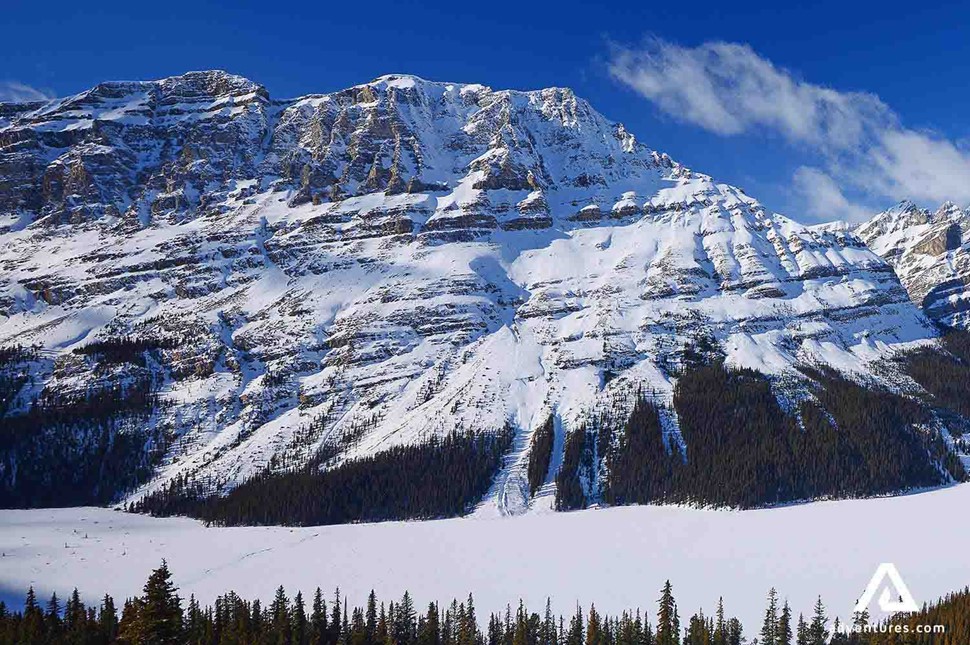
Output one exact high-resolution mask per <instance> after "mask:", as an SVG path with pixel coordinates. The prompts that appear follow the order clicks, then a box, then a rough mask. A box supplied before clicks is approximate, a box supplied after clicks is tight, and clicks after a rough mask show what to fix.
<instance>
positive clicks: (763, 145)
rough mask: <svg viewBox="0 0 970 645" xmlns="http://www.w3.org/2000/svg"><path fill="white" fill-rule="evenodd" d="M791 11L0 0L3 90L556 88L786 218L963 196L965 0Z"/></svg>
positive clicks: (766, 7) (968, 20) (966, 176)
mask: <svg viewBox="0 0 970 645" xmlns="http://www.w3.org/2000/svg"><path fill="white" fill-rule="evenodd" d="M796 4H798V3H765V2H763V3H752V2H743V1H741V2H738V1H734V2H730V3H725V2H716V3H715V2H705V1H695V2H692V3H656V2H645V1H643V0H640V1H637V2H614V3H611V4H610V5H609V6H596V5H593V4H584V3H578V2H558V3H540V2H516V3H497V2H485V1H482V0H478V1H471V2H450V3H435V2H421V3H417V2H384V1H383V0H370V1H368V2H346V1H344V2H331V3H327V2H318V3H313V4H301V3H293V2H288V3H284V2H277V3H274V2H266V1H263V2H258V3H257V2H245V1H243V2H236V3H210V2H204V1H195V2H180V1H174V2H165V3H131V2H125V3H113V2H99V3H96V4H93V5H92V4H86V3H77V2H71V3H67V2H63V3H62V2H57V1H55V0H49V1H48V2H44V3H37V2H21V1H20V0H13V1H11V0H7V1H6V2H5V3H4V8H3V14H2V15H3V16H4V23H5V24H6V26H7V29H5V30H4V38H3V39H2V40H0V95H2V94H6V96H7V97H8V98H9V97H10V96H29V95H30V93H31V88H33V89H34V90H37V91H39V92H42V93H45V94H48V95H58V96H60V95H66V94H70V93H74V92H78V91H81V90H83V89H86V88H87V87H90V86H91V85H94V84H96V83H98V82H99V81H102V80H115V79H151V78H158V77H163V76H168V75H173V74H178V73H181V72H184V71H188V70H194V69H209V68H221V69H227V70H229V71H232V72H234V73H238V74H242V75H244V76H247V77H249V78H251V79H252V80H254V81H257V82H259V83H261V84H263V85H265V86H266V87H267V88H268V89H269V91H270V93H271V94H272V95H274V96H277V97H286V96H296V95H300V94H306V93H311V92H326V91H330V90H335V89H339V88H342V87H346V86H349V85H353V84H356V83H360V82H364V81H366V80H370V79H371V78H374V77H376V76H379V75H381V74H385V73H390V72H407V73H413V74H417V75H419V76H423V77H425V78H429V79H435V80H449V81H460V82H480V83H484V84H487V85H490V86H492V87H494V88H519V89H529V88H537V87H546V86H551V85H560V86H569V87H572V88H573V89H575V90H576V92H577V93H578V94H580V95H581V96H583V97H585V98H587V99H588V100H589V101H590V102H591V103H592V104H593V106H594V107H596V108H597V109H598V110H599V111H600V112H602V113H604V114H605V115H606V116H608V117H609V118H611V119H614V120H617V121H622V122H623V123H625V124H626V125H627V127H628V128H629V129H630V130H631V131H632V132H633V133H634V134H636V135H637V136H638V138H639V139H640V140H641V141H644V142H645V143H647V144H648V145H650V146H652V147H654V148H656V149H659V150H662V151H665V152H667V153H669V154H670V155H671V156H673V157H674V158H676V159H678V160H679V161H682V162H683V163H685V164H687V165H688V166H691V167H693V168H695V169H697V170H699V171H702V172H706V173H709V174H712V175H714V176H715V177H716V178H718V179H721V180H724V181H728V182H730V183H734V184H737V185H740V186H741V187H743V188H744V189H745V190H746V191H747V192H749V193H750V194H752V195H754V196H756V197H758V198H759V199H761V200H762V201H763V202H765V203H766V205H768V206H769V207H770V208H773V209H775V210H779V211H782V212H785V213H786V214H789V215H791V216H793V217H795V218H797V219H802V220H806V221H811V220H819V219H833V218H837V217H847V218H855V219H859V218H861V217H863V216H864V215H865V214H866V213H867V212H869V211H870V210H874V209H879V208H883V207H886V206H888V205H890V204H892V203H893V202H894V201H896V200H898V199H900V198H903V197H910V198H913V199H914V200H915V201H917V202H919V203H922V204H924V205H927V206H935V205H937V204H938V202H939V201H942V200H943V199H953V200H954V201H957V202H963V203H967V202H970V153H968V152H967V142H968V140H970V120H968V119H966V118H965V117H964V115H965V114H966V113H967V110H966V105H967V101H968V98H970V84H968V83H967V68H968V65H967V64H968V62H970V38H968V35H970V34H968V31H970V27H967V25H970V6H968V5H966V3H962V6H961V3H952V4H948V3H910V4H909V5H908V6H907V7H906V10H905V11H902V10H894V9H893V8H892V7H891V6H889V5H887V4H886V3H884V2H883V3H878V4H877V3H852V2H845V1H844V0H842V1H840V2H816V3H804V4H805V5H806V6H802V7H800V6H795V5H796ZM808 4H812V5H813V6H810V7H809V6H807V5H808ZM705 88H706V90H708V91H705Z"/></svg>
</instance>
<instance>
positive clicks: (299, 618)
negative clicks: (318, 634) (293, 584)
mask: <svg viewBox="0 0 970 645" xmlns="http://www.w3.org/2000/svg"><path fill="white" fill-rule="evenodd" d="M307 622H308V621H307V616H306V605H305V604H304V603H303V594H302V593H301V592H299V591H297V592H296V597H295V598H293V624H292V634H293V644H294V645H307V643H308V642H309V633H308V630H307Z"/></svg>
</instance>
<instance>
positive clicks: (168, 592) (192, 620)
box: [0, 561, 970, 645]
mask: <svg viewBox="0 0 970 645" xmlns="http://www.w3.org/2000/svg"><path fill="white" fill-rule="evenodd" d="M654 606H655V609H653V610H651V611H650V612H643V613H641V611H640V610H639V609H637V610H628V611H623V612H621V613H620V614H618V615H613V616H611V615H608V614H601V613H600V612H599V611H598V610H597V609H596V606H595V604H594V605H591V606H590V607H589V608H588V610H584V609H583V608H582V607H580V606H579V605H578V604H577V606H576V609H575V611H574V612H573V613H572V614H570V615H569V616H563V615H561V614H560V615H556V614H554V613H553V611H552V604H551V600H547V601H546V604H545V609H544V611H543V612H542V613H538V612H533V611H530V610H529V609H528V608H527V607H526V606H525V604H524V603H523V602H522V601H521V600H520V601H519V603H518V605H517V607H516V608H515V609H513V608H512V606H507V607H506V609H505V611H504V612H499V613H492V614H490V615H489V617H488V619H487V620H485V621H483V625H484V627H482V625H480V624H479V620H478V615H477V613H476V609H475V601H474V598H473V596H472V595H471V594H469V595H468V597H467V599H466V600H464V601H462V602H459V601H457V600H452V601H451V603H450V604H448V605H441V604H439V603H437V602H431V603H429V604H428V605H427V608H426V609H422V608H419V607H418V606H417V605H416V603H415V601H414V599H413V597H412V596H411V594H410V593H409V592H405V593H404V595H403V596H402V597H401V598H400V599H399V600H397V601H391V602H388V603H385V602H383V601H379V600H378V598H377V595H376V594H375V593H374V592H373V591H371V592H370V594H369V596H368V597H367V601H366V603H365V604H364V605H363V606H356V607H353V608H350V606H349V603H348V600H347V598H345V597H343V596H341V594H340V590H339V589H337V590H336V591H335V592H334V594H333V596H332V597H331V599H330V600H327V599H326V598H324V595H323V593H322V592H321V590H320V588H319V587H318V588H317V589H316V591H315V592H314V594H313V596H312V598H310V599H305V598H304V597H303V594H302V593H301V592H297V593H296V594H295V595H294V596H293V597H292V598H290V597H289V596H288V595H287V593H286V591H285V589H284V588H283V587H279V588H277V590H276V592H275V594H274V596H273V600H272V601H271V602H270V603H269V604H267V605H265V606H264V605H263V604H261V603H260V601H259V600H258V599H256V600H246V599H244V598H242V597H240V596H239V595H238V594H236V593H235V592H232V591H229V592H227V593H225V594H223V595H221V596H219V597H217V598H216V600H215V602H214V603H213V604H211V605H207V606H205V607H203V606H202V605H201V604H200V603H199V602H198V600H197V599H196V598H195V597H194V596H190V597H189V598H188V601H187V602H186V600H185V599H184V598H182V597H181V596H180V595H179V593H178V589H177V588H176V586H175V584H174V582H173V580H172V573H171V571H170V570H169V568H168V565H167V564H166V563H165V562H164V561H163V562H162V564H161V566H160V567H158V568H157V569H155V570H154V571H153V572H152V573H151V575H150V576H149V577H148V580H147V582H146V583H145V586H144V588H143V590H142V594H141V595H139V596H137V597H134V598H129V599H128V600H126V601H125V602H124V603H123V605H122V607H121V610H120V612H119V610H118V607H117V606H116V604H115V601H114V599H113V598H112V597H111V596H109V595H105V596H104V597H103V598H102V599H101V600H100V601H99V603H98V605H97V606H86V605H85V603H84V602H83V601H82V600H81V598H80V595H79V594H78V591H77V589H75V590H74V592H73V593H72V594H71V595H70V596H69V598H68V599H67V601H66V602H63V603H62V602H61V600H60V599H59V598H58V597H57V595H56V594H53V595H52V596H51V598H50V599H49V600H48V601H47V602H46V603H45V604H44V605H43V606H42V605H41V603H40V601H39V600H38V598H37V596H36V594H35V592H34V589H33V588H32V587H31V588H30V589H28V591H27V595H26V599H25V601H24V606H23V609H21V610H18V611H12V610H10V609H8V608H7V607H6V606H5V605H4V604H3V603H2V602H0V645H8V644H9V645H14V644H17V645H35V644H36V645H48V644H55V643H71V644H73V645H109V644H113V643H124V644H130V645H142V644H144V645H149V644H150V645H166V644H176V643H177V644H190V645H223V644H225V645H230V644H231V645H247V644H253V645H263V644H265V645H744V644H747V643H749V641H748V640H747V639H746V637H745V635H744V629H743V627H742V625H741V622H740V621H739V620H738V619H737V618H732V617H729V616H727V615H726V614H725V609H724V600H723V598H721V599H719V600H718V603H717V608H716V610H715V611H714V613H713V614H710V615H705V613H704V612H703V611H698V612H696V613H694V614H693V615H691V616H690V618H688V619H683V620H682V619H681V613H680V609H679V607H678V605H677V601H676V599H675V598H674V593H673V586H672V585H671V584H670V582H669V581H667V582H666V583H665V584H664V585H663V588H662V589H661V590H660V594H659V597H658V598H657V600H656V602H655V603H654ZM927 624H930V625H941V626H942V627H943V629H944V632H943V633H934V634H917V633H916V629H915V627H916V626H917V625H927ZM907 626H908V628H907ZM968 637H970V588H967V589H964V590H963V591H960V592H957V593H953V594H950V595H948V596H946V597H945V598H943V599H941V600H940V601H939V602H936V603H933V604H931V605H927V606H924V608H923V609H922V611H920V612H917V613H914V614H902V615H900V617H899V618H894V619H891V620H886V621H883V622H882V623H879V624H872V623H870V621H869V617H868V615H867V614H865V613H863V614H856V615H855V616H854V617H853V624H852V625H851V626H844V625H840V623H839V620H838V618H836V619H835V621H832V622H830V619H829V617H828V616H827V614H826V608H825V605H824V604H823V603H822V599H821V598H819V599H818V600H817V601H816V603H815V605H814V607H813V608H812V610H811V612H810V613H809V615H808V616H807V617H806V616H804V615H802V614H799V615H798V617H797V618H795V616H794V612H793V610H792V608H791V607H790V605H789V603H788V602H787V601H784V602H782V601H781V599H780V598H779V595H778V593H777V592H776V591H775V590H774V589H772V590H771V591H769V593H768V597H767V601H766V607H765V614H764V619H763V621H762V622H761V628H760V630H759V631H758V633H757V636H755V637H754V639H753V640H752V641H750V643H751V645H891V644H897V643H899V644H901V643H913V644H924V643H926V644H930V643H932V644H934V645H958V644H959V645H965V643H966V642H967V638H968Z"/></svg>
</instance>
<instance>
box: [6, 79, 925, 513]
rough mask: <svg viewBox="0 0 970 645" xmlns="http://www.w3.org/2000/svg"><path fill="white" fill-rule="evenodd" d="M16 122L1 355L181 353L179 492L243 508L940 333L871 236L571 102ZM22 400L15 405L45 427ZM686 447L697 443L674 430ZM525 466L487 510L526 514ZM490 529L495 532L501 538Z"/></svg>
mask: <svg viewBox="0 0 970 645" xmlns="http://www.w3.org/2000/svg"><path fill="white" fill-rule="evenodd" d="M5 114H11V115H12V116H10V117H9V118H7V120H6V122H5V123H3V124H0V182H2V186H3V190H2V191H0V218H2V221H0V226H2V227H3V228H0V231H2V232H0V345H4V344H11V343H15V342H17V343H22V344H29V343H38V344H40V345H42V346H43V347H44V348H45V352H44V354H43V360H41V361H39V362H38V364H37V366H36V367H35V370H36V373H35V379H36V380H37V381H38V383H37V385H36V387H37V388H39V387H41V386H43V387H46V388H47V389H48V390H57V391H60V392H65V391H68V392H69V391H84V390H85V389H86V388H89V387H91V385H92V383H94V382H95V381H96V380H97V379H99V378H103V374H100V373H99V372H97V371H96V370H95V371H92V369H91V359H90V358H89V357H85V356H81V355H78V354H76V353H72V350H74V349H77V348H79V347H82V346H84V345H85V344H87V343H90V342H92V341H94V340H99V339H106V338H121V337H135V338H141V337H152V338H162V339H166V340H168V341H169V344H168V345H166V346H165V348H163V349H162V350H161V351H160V353H159V356H160V359H159V361H158V363H157V364H155V363H152V364H150V365H148V366H146V368H145V369H146V370H148V371H150V372H151V373H152V375H153V377H154V378H156V379H157V380H158V381H159V382H161V383H162V389H161V400H162V403H163V405H161V406H159V408H158V410H157V411H156V413H155V414H154V415H153V416H152V418H151V420H150V423H151V424H152V425H153V426H154V427H156V428H158V429H161V430H164V432H165V434H166V435H167V436H168V437H169V438H170V440H171V441H170V444H169V445H168V447H167V449H166V453H165V457H164V460H163V463H162V465H161V467H160V470H159V472H158V474H157V476H156V477H155V478H154V479H153V480H152V481H151V482H150V483H149V484H148V485H147V486H145V487H143V488H142V489H140V490H139V491H137V492H135V493H134V494H133V496H134V497H137V496H139V495H141V494H143V493H145V492H147V491H149V490H152V489H155V488H157V487H158V486H159V485H161V484H162V483H164V482H165V481H167V480H169V479H170V478H172V477H173V476H175V475H176V474H179V473H190V474H193V475H195V476H197V477H206V478H208V479H209V480H210V481H212V482H214V483H215V485H216V486H218V487H221V488H226V487H231V486H233V485H235V484H238V483H239V482H241V481H243V480H245V479H246V478H248V477H250V476H252V475H253V474H254V473H257V472H259V471H261V470H262V469H264V468H266V467H283V466H292V465H294V464H299V463H302V462H304V461H306V460H307V459H308V458H309V456H310V455H311V454H313V453H314V452H315V451H316V449H317V448H318V447H319V446H321V445H323V444H324V443H328V444H331V445H338V446H340V448H341V454H340V455H339V457H338V460H339V459H346V458H350V457H353V456H357V455H364V454H373V453H375V452H379V451H381V450H383V449H386V448H387V447H389V446H392V445H395V444H400V443H412V442H417V441H422V440H424V439H426V438H427V437H429V436H431V435H435V434H443V433H447V432H449V431H451V430H455V429H467V430H473V431H477V432H480V431H495V430H498V429H500V428H502V427H503V426H505V425H506V424H507V423H510V424H511V425H512V426H513V427H514V428H515V429H516V430H517V432H518V437H517V440H516V442H515V445H516V446H517V447H518V448H519V449H521V448H523V447H524V446H527V445H528V437H529V435H530V433H531V432H532V431H533V430H534V429H535V428H536V427H538V426H539V425H540V424H542V422H543V421H544V420H545V419H546V418H547V417H548V416H549V415H550V414H554V415H555V416H556V418H557V426H556V427H557V429H558V431H559V432H560V434H561V433H563V432H565V431H566V430H569V429H571V428H573V427H575V426H576V424H577V423H578V422H579V419H580V418H581V417H582V415H583V414H585V413H587V412H589V411H591V410H595V409H602V408H611V409H616V408H617V407H619V408H622V407H623V406H625V405H628V404H629V403H630V401H631V394H632V393H633V392H635V391H637V390H638V389H642V390H644V391H646V392H651V393H654V395H655V396H656V397H657V398H658V399H659V400H661V401H666V400H669V397H670V395H671V391H672V384H673V376H672V374H673V373H674V368H675V367H676V366H677V365H678V363H679V361H680V358H681V356H682V354H683V352H684V350H685V348H687V347H688V346H690V345H692V344H694V343H697V342H699V341H701V340H704V341H713V342H714V343H715V344H716V345H719V346H720V347H721V348H722V349H723V351H724V352H725V354H726V355H727V358H728V360H729V362H730V363H732V364H735V365H741V366H747V367H752V368H754V369H758V370H760V371H763V372H766V373H769V374H773V375H779V376H784V375H790V374H791V373H792V372H793V368H794V365H795V363H796V362H805V363H821V364H828V365H832V366H834V367H836V368H838V369H840V370H843V371H847V372H853V373H856V374H862V375H866V374H869V373H870V363H871V362H872V361H876V360H878V359H880V358H884V357H885V356H886V355H887V354H888V353H890V352H891V351H893V350H895V349H899V348H902V347H908V346H912V345H914V344H920V343H925V342H928V341H930V340H931V339H932V338H934V337H935V333H936V332H935V331H934V330H933V328H932V326H931V325H930V324H929V322H928V321H927V319H926V318H925V317H924V316H923V315H922V313H921V312H920V311H919V309H918V308H917V307H915V306H914V305H913V304H912V303H911V302H910V300H909V298H908V296H907V293H906V291H905V290H904V289H903V288H902V286H901V285H900V283H899V281H898V279H897V278H896V276H895V275H894V273H893V272H892V268H891V267H890V265H889V264H887V262H886V261H884V260H883V259H882V258H880V257H879V256H878V255H877V254H875V253H873V252H872V251H870V250H869V249H868V248H866V247H865V245H864V244H863V243H862V242H861V241H860V240H859V238H857V237H856V236H855V235H853V234H852V233H851V232H849V231H846V230H843V229H841V228H838V227H836V228H832V229H824V228H807V227H804V226H802V225H800V224H798V223H796V222H794V221H792V220H790V219H788V218H786V217H783V216H781V215H777V214H773V213H770V212H767V211H766V210H765V209H764V207H762V206H761V204H759V203H758V202H757V201H756V200H755V199H753V198H752V197H750V196H748V195H746V194H745V193H744V192H743V191H742V190H740V189H738V188H735V187H732V186H729V185H725V184H721V183H718V182H716V181H715V180H713V179H712V178H710V177H708V176H706V175H703V174H700V173H696V172H692V171H691V170H689V169H686V168H684V167H683V166H681V165H679V164H677V163H675V162H673V161H671V160H670V158H669V157H668V156H667V155H665V154H661V153H658V152H656V151H653V150H651V149H649V148H648V147H646V146H645V145H644V144H642V143H640V142H639V141H637V140H636V139H635V138H634V137H633V135H632V134H630V133H629V132H627V131H626V130H625V129H624V128H623V126H622V125H619V124H615V123H611V122H609V121H608V120H607V119H605V118H604V117H603V116H601V115H600V114H598V113H597V112H596V111H595V110H593V109H592V108H591V107H590V106H589V104H588V103H586V102H585V101H583V100H582V99H579V98H577V97H576V96H575V95H574V94H573V93H572V92H571V91H569V90H567V89H559V88H550V89H544V90H537V91H530V92H519V91H494V90H492V89H490V88H487V87H483V86H480V85H461V84H453V83H435V82H429V81H425V80H422V79H419V78H416V77H411V76H386V77H382V78H379V79H377V80H375V81H373V82H371V83H367V84H364V85H360V86H356V87H353V88H349V89H347V90H343V91H340V92H336V93H333V94H327V95H315V96H308V97H303V98H299V99H295V100H287V101H278V100H273V99H272V98H271V97H270V96H269V94H268V93H267V92H266V91H265V89H264V88H262V87H260V86H258V85H256V84H255V83H252V82H251V81H248V80H246V79H242V78H240V77H236V76H231V75H228V74H225V73H222V72H196V73H191V74H186V75H184V76H180V77H174V78H170V79H164V80H161V81H155V82H145V83H142V82H139V83H106V84H102V85H100V86H98V87H96V88H94V89H92V90H90V91H88V92H85V93H83V94H80V95H77V96H74V97H69V98H67V99H61V100H57V101H53V102H51V103H48V104H45V105H43V106H37V105H29V106H22V108H18V109H8V110H7V111H6V112H5ZM26 400H27V399H26V396H25V395H24V396H23V397H22V398H21V404H23V405H25V404H26V403H25V402H26ZM671 421H672V423H671V433H672V434H673V435H674V438H676V432H677V431H676V422H675V420H671ZM524 460H525V455H524V454H516V455H512V456H511V458H510V463H509V466H508V467H507V468H506V469H505V470H504V471H503V473H502V475H501V476H500V478H499V481H498V482H497V484H496V486H495V487H493V492H492V494H491V495H490V500H489V502H488V504H486V507H488V509H491V510H498V511H500V512H503V513H504V512H508V513H514V512H518V511H521V510H523V509H524V508H525V507H526V506H527V504H528V500H527V497H526V495H525V493H524V491H525V484H524V466H525V463H524ZM488 509H484V510H488Z"/></svg>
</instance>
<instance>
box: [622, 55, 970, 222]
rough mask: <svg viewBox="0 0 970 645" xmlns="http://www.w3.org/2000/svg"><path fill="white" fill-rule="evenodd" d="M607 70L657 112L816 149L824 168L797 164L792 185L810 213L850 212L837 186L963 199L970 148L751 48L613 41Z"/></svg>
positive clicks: (723, 131)
mask: <svg viewBox="0 0 970 645" xmlns="http://www.w3.org/2000/svg"><path fill="white" fill-rule="evenodd" d="M610 73H611V74H612V75H613V77H614V78H616V79H617V80H619V81H620V82H622V83H624V84H625V85H627V86H629V87H630V88H632V89H633V90H635V91H636V92H638V93H639V94H641V95H642V96H644V97H645V98H647V99H649V100H650V101H652V102H653V103H654V104H655V105H656V106H657V107H658V108H659V109H660V110H662V111H663V112H664V113H666V114H668V115H670V116H672V117H673V118H675V119H678V120H680V121H684V122H687V123H691V124H694V125H697V126H700V127H702V128H705V129H706V130H709V131H711V132H715V133H717V134H720V135H725V136H729V135H738V134H742V133H748V132H765V131H770V132H774V133H777V134H780V135H781V136H783V137H784V138H785V139H786V140H787V141H789V142H791V143H793V144H797V145H798V146H800V147H802V148H807V149H808V150H810V151H814V152H815V153H817V154H819V155H820V157H821V163H822V164H823V165H824V166H825V170H824V171H823V170H820V169H818V168H805V167H803V168H799V170H798V171H796V174H795V177H794V182H795V187H796V189H798V190H799V191H800V192H802V193H803V194H806V191H809V190H816V191H818V194H817V195H815V196H814V197H812V198H811V201H810V207H811V209H812V210H814V211H816V212H815V213H814V214H816V215H818V216H825V215H824V214H823V213H822V212H821V210H822V209H823V207H825V206H826V205H827V206H828V208H830V209H832V210H831V212H829V213H828V215H827V217H833V216H834V217H846V218H857V217H858V216H859V211H858V208H859V207H858V206H856V205H854V204H853V203H852V202H851V201H850V200H848V199H846V197H845V195H844V193H843V190H842V189H840V188H839V185H838V183H837V182H836V180H835V179H833V177H839V178H840V180H841V181H843V186H844V187H845V188H850V189H852V190H855V191H859V192H863V193H867V194H869V195H871V196H874V197H879V198H889V199H893V200H898V199H904V198H905V199H913V200H917V201H919V200H930V201H934V202H939V201H943V200H945V199H951V200H954V201H958V202H970V150H968V149H967V148H966V147H963V146H960V145H958V144H956V143H953V142H951V141H948V140H946V139H943V138H940V137H938V136H935V135H932V134H927V133H924V132H919V131H917V130H913V129H909V128H906V127H903V125H902V124H901V121H900V119H899V117H898V115H897V114H896V113H895V112H893V111H892V110H891V109H890V108H889V107H888V106H887V105H886V104H885V103H883V102H882V101H881V100H880V99H879V97H877V96H875V95H873V94H869V93H866V92H842V91H838V90H834V89H831V88H827V87H823V86H821V85H815V84H813V83H808V82H805V81H802V80H800V79H798V78H796V77H795V76H794V75H793V74H792V73H791V72H789V71H788V70H785V69H783V68H780V67H777V66H776V65H774V64H773V63H772V62H771V61H769V60H767V59H765V58H762V57H761V56H759V55H758V54H757V53H756V52H755V51H754V50H752V49H751V48H750V47H749V46H747V45H743V44H737V43H726V42H709V43H704V44H702V45H699V46H697V47H693V48H691V47H682V46H680V45H676V44H673V43H669V42H666V41H663V40H656V39H655V40H652V41H649V42H648V43H647V44H646V45H645V46H644V47H642V48H639V49H629V48H616V49H615V50H614V52H613V56H612V59H611V62H610Z"/></svg>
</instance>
